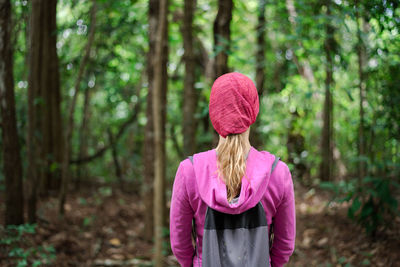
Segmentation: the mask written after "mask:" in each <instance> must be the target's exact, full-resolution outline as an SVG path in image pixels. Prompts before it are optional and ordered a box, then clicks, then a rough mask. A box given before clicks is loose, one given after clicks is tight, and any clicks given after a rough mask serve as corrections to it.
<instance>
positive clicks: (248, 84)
mask: <svg viewBox="0 0 400 267" xmlns="http://www.w3.org/2000/svg"><path fill="white" fill-rule="evenodd" d="M258 109H259V102H258V92H257V88H256V86H255V85H254V83H253V81H252V80H251V79H250V78H249V77H247V76H245V75H243V74H241V73H238V72H231V73H227V74H224V75H222V76H220V77H219V78H218V79H216V80H215V82H214V84H213V86H212V88H211V94H210V103H209V114H210V119H211V123H212V125H213V127H214V129H215V130H216V131H217V133H219V134H220V135H221V136H222V137H224V138H225V137H226V136H227V135H228V134H238V133H243V132H245V131H246V130H247V128H249V126H250V125H251V124H253V123H254V122H255V121H256V118H257V114H258Z"/></svg>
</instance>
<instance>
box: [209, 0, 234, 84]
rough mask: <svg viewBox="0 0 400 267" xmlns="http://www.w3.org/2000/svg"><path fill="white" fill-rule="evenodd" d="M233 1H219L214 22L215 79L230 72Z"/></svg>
mask: <svg viewBox="0 0 400 267" xmlns="http://www.w3.org/2000/svg"><path fill="white" fill-rule="evenodd" d="M232 9H233V2H232V0H219V1H218V13H217V17H216V18H215V21H214V53H215V54H216V55H215V69H214V71H215V72H214V73H215V79H216V78H218V77H219V76H221V75H222V74H224V73H227V72H229V68H228V54H229V50H230V43H231V27H230V25H231V20H232Z"/></svg>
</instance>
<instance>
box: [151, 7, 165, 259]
mask: <svg viewBox="0 0 400 267" xmlns="http://www.w3.org/2000/svg"><path fill="white" fill-rule="evenodd" d="M159 3H160V6H159V15H158V28H157V35H156V42H155V57H154V61H153V66H154V91H153V97H152V100H153V122H154V152H155V162H154V210H153V212H154V239H155V244H154V262H155V266H156V267H160V266H163V255H162V245H163V226H164V217H165V215H166V214H165V188H164V184H165V117H164V116H165V115H163V114H165V112H164V110H163V108H165V100H166V98H165V96H166V91H167V83H165V81H164V80H163V78H164V75H165V73H166V68H167V65H166V64H165V63H166V62H165V58H166V55H165V47H166V46H167V45H168V44H167V42H168V40H167V34H168V19H167V14H168V1H167V0H161V1H160V2H159ZM163 117H164V118H163Z"/></svg>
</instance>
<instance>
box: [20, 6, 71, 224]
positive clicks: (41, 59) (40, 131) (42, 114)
mask: <svg viewBox="0 0 400 267" xmlns="http://www.w3.org/2000/svg"><path fill="white" fill-rule="evenodd" d="M56 9H57V1H56V0H49V1H39V0H33V1H32V9H31V10H32V11H31V14H30V21H29V24H30V27H29V28H30V31H29V77H28V80H29V88H28V133H27V134H28V136H27V144H28V150H27V152H28V170H27V173H28V175H29V177H28V181H29V193H28V217H29V221H30V222H31V223H33V222H35V220H36V215H35V214H36V197H37V196H36V194H37V190H38V187H39V189H40V193H41V195H43V196H46V195H47V194H48V191H49V189H53V190H55V191H57V190H58V189H59V181H60V165H61V162H62V158H63V154H64V153H63V142H62V132H63V131H62V124H61V110H60V103H61V94H60V82H59V69H58V57H57V50H56V42H57V35H56Z"/></svg>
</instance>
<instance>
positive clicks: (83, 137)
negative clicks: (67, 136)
mask: <svg viewBox="0 0 400 267" xmlns="http://www.w3.org/2000/svg"><path fill="white" fill-rule="evenodd" d="M90 92H91V88H86V90H85V99H84V101H83V119H82V124H81V127H80V130H79V158H84V157H87V156H88V142H87V140H88V137H89V136H88V127H87V126H88V124H89V117H90V111H89V108H90V105H89V104H90V96H91V94H90ZM82 175H83V176H87V170H86V166H85V165H80V166H78V177H77V179H76V181H75V189H77V190H78V189H79V187H80V183H81V179H82Z"/></svg>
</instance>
